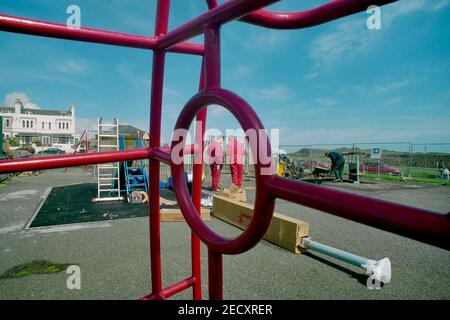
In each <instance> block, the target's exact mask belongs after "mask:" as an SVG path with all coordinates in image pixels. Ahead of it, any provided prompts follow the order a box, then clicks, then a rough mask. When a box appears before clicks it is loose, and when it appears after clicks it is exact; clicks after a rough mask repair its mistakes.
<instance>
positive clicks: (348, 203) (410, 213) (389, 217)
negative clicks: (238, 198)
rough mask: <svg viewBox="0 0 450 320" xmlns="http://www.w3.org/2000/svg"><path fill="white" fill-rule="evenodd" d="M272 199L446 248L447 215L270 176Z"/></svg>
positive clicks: (448, 235)
mask: <svg viewBox="0 0 450 320" xmlns="http://www.w3.org/2000/svg"><path fill="white" fill-rule="evenodd" d="M266 187H267V188H268V190H269V192H270V194H271V195H272V196H274V197H277V198H280V199H284V200H287V201H291V202H295V203H298V204H301V205H304V206H307V207H310V208H314V209H317V210H320V211H324V212H327V213H330V214H333V215H336V216H339V217H342V218H346V219H350V220H353V221H356V222H360V223H363V224H366V225H369V226H372V227H376V228H379V229H382V230H385V231H390V232H393V233H396V234H399V235H403V236H406V237H408V238H411V239H415V240H419V241H422V242H425V243H429V244H432V245H435V246H438V247H441V248H444V249H447V250H448V249H450V215H449V214H439V213H436V212H432V211H428V210H423V209H418V208H413V207H408V206H404V205H400V204H396V203H392V202H388V201H384V200H379V199H374V198H370V197H366V196H362V195H356V194H352V193H349V192H344V191H340V190H336V189H332V188H326V187H321V186H316V185H313V184H310V183H305V182H298V181H293V180H288V179H284V178H281V177H277V176H274V177H272V178H271V179H269V180H267V181H266Z"/></svg>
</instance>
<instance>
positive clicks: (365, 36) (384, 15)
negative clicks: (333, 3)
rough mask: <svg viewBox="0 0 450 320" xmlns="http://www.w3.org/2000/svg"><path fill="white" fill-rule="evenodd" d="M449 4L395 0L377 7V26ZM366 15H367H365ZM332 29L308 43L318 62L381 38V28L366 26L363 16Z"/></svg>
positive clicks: (445, 1)
mask: <svg viewBox="0 0 450 320" xmlns="http://www.w3.org/2000/svg"><path fill="white" fill-rule="evenodd" d="M449 4H450V0H439V1H426V0H408V1H399V2H395V3H393V4H390V5H387V6H383V7H382V10H381V27H382V29H386V28H388V27H389V26H390V25H391V24H392V23H393V22H394V21H395V20H396V19H398V18H400V17H402V16H405V15H408V14H412V13H415V12H419V11H428V12H434V11H438V10H442V9H444V8H445V7H447V6H448V5H449ZM367 17H368V15H367ZM333 29H335V31H332V32H329V33H326V34H324V35H321V36H319V37H317V38H316V39H314V40H313V41H312V43H311V46H310V50H309V56H310V57H311V58H312V59H313V60H314V61H315V62H316V64H317V65H320V64H330V63H333V62H336V61H338V60H340V59H341V58H342V57H344V56H353V55H355V54H357V53H359V52H361V51H363V50H367V49H369V48H372V47H373V46H374V45H375V44H376V43H377V42H378V41H377V40H378V39H379V38H381V34H382V32H381V31H378V30H376V31H371V30H369V29H367V27H366V18H364V19H357V20H351V21H345V20H344V21H343V22H341V23H339V24H338V25H337V26H333Z"/></svg>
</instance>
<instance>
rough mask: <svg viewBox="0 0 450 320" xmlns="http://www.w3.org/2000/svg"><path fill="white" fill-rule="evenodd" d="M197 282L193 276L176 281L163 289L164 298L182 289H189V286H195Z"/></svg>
mask: <svg viewBox="0 0 450 320" xmlns="http://www.w3.org/2000/svg"><path fill="white" fill-rule="evenodd" d="M197 282H198V281H197V279H196V278H195V277H189V278H187V279H185V280H182V281H180V282H177V283H175V284H173V285H171V286H169V287H167V288H165V289H164V290H163V295H164V298H170V297H171V296H173V295H175V294H177V293H179V292H181V291H183V290H186V289H189V288H190V287H193V286H195V284H196V283H197ZM200 299H201V297H200Z"/></svg>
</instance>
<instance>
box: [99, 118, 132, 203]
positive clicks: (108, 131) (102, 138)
mask: <svg viewBox="0 0 450 320" xmlns="http://www.w3.org/2000/svg"><path fill="white" fill-rule="evenodd" d="M117 150H119V120H118V119H114V122H113V123H112V124H111V123H109V124H108V123H103V119H102V118H98V131H97V151H98V152H111V151H117ZM97 186H98V187H97V198H94V199H92V201H93V202H98V201H117V200H124V198H123V197H121V193H120V163H119V162H113V163H103V164H98V165H97Z"/></svg>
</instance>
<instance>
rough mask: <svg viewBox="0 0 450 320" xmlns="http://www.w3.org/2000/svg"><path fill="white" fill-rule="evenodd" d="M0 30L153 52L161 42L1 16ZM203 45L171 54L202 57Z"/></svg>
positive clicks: (186, 45) (184, 45)
mask: <svg viewBox="0 0 450 320" xmlns="http://www.w3.org/2000/svg"><path fill="white" fill-rule="evenodd" d="M0 30H2V31H8V32H15V33H22V34H29V35H36V36H43V37H50V38H57V39H66V40H75V41H82V42H91V43H99V44H108V45H114V46H121V47H130V48H139V49H148V50H153V49H155V48H156V46H157V43H158V38H157V37H146V36H139V35H132V34H126V33H119V32H112V31H104V30H99V29H92V28H78V29H76V28H69V27H67V26H66V25H64V24H59V23H53V22H46V21H39V20H34V19H26V18H21V17H14V16H9V15H4V14H0ZM203 48H204V46H203V44H195V43H187V42H186V43H179V44H177V45H175V46H173V47H172V48H170V51H171V52H177V53H186V54H194V55H203Z"/></svg>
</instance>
